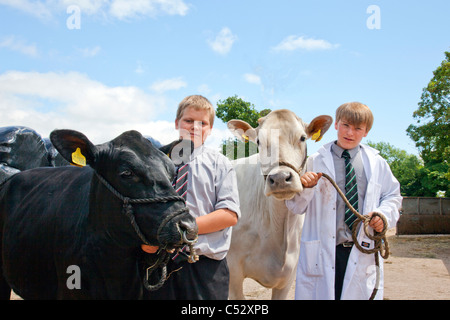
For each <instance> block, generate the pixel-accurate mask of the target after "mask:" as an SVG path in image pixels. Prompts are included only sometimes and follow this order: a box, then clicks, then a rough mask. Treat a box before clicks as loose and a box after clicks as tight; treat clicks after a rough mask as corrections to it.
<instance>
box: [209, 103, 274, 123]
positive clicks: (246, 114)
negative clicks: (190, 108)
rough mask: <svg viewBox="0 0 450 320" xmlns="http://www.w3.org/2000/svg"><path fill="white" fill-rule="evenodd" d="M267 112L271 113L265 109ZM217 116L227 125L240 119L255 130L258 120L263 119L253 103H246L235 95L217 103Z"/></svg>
mask: <svg viewBox="0 0 450 320" xmlns="http://www.w3.org/2000/svg"><path fill="white" fill-rule="evenodd" d="M267 110H269V112H270V109H264V110H263V111H264V112H267ZM267 113H268V112H267ZM267 113H266V114H267ZM216 116H217V118H219V119H221V120H222V121H223V122H225V123H226V122H228V121H230V120H232V119H239V120H243V121H246V122H248V123H249V124H250V125H251V126H252V127H253V128H256V127H257V126H258V119H259V118H261V113H260V112H258V111H257V110H256V109H255V106H254V105H253V104H252V103H250V102H247V101H244V100H242V99H241V98H238V96H237V95H235V96H233V97H228V98H226V99H225V100H219V102H217V109H216Z"/></svg>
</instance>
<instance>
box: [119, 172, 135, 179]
mask: <svg viewBox="0 0 450 320" xmlns="http://www.w3.org/2000/svg"><path fill="white" fill-rule="evenodd" d="M120 176H121V177H122V178H131V177H132V176H133V172H132V171H130V170H124V171H122V172H121V173H120Z"/></svg>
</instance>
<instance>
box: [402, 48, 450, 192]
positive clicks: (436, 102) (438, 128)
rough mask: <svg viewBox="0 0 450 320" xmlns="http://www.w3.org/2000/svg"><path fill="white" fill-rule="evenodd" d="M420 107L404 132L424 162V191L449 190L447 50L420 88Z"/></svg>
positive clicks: (449, 82)
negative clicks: (423, 86)
mask: <svg viewBox="0 0 450 320" xmlns="http://www.w3.org/2000/svg"><path fill="white" fill-rule="evenodd" d="M418 105H419V108H418V109H417V110H416V111H414V113H413V117H414V119H416V123H415V124H411V125H410V126H409V127H408V129H407V130H406V132H407V133H408V135H409V137H410V138H411V139H412V140H414V142H415V143H416V147H417V148H418V149H419V153H420V156H421V158H422V159H423V162H424V167H425V169H424V170H425V173H426V179H425V180H426V181H427V185H428V188H427V191H426V195H433V196H434V195H436V192H437V191H439V190H442V191H446V194H447V196H448V195H449V194H450V164H449V159H450V108H449V107H450V52H445V59H444V60H443V61H442V63H441V65H440V66H439V67H438V68H437V69H436V70H435V71H434V72H433V78H432V79H431V80H430V82H429V83H428V85H427V87H425V88H424V89H423V91H422V96H421V101H420V102H419V104H418Z"/></svg>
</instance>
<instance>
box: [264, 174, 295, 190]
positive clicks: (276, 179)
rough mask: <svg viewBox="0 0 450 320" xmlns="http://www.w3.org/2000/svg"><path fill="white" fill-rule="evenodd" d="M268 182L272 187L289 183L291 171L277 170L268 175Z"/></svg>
mask: <svg viewBox="0 0 450 320" xmlns="http://www.w3.org/2000/svg"><path fill="white" fill-rule="evenodd" d="M268 178H269V183H270V185H271V186H272V187H280V186H285V185H286V184H289V183H290V181H291V180H292V173H291V172H289V171H279V172H277V173H274V174H271V175H269V177H268Z"/></svg>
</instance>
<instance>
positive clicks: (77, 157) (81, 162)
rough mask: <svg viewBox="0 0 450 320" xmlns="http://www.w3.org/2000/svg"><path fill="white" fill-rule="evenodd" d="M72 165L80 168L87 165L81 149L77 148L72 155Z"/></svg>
mask: <svg viewBox="0 0 450 320" xmlns="http://www.w3.org/2000/svg"><path fill="white" fill-rule="evenodd" d="M72 163H73V164H75V165H77V166H80V167H84V166H85V165H86V158H85V157H84V156H83V155H82V154H81V150H80V148H77V150H76V151H75V152H74V153H72Z"/></svg>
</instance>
